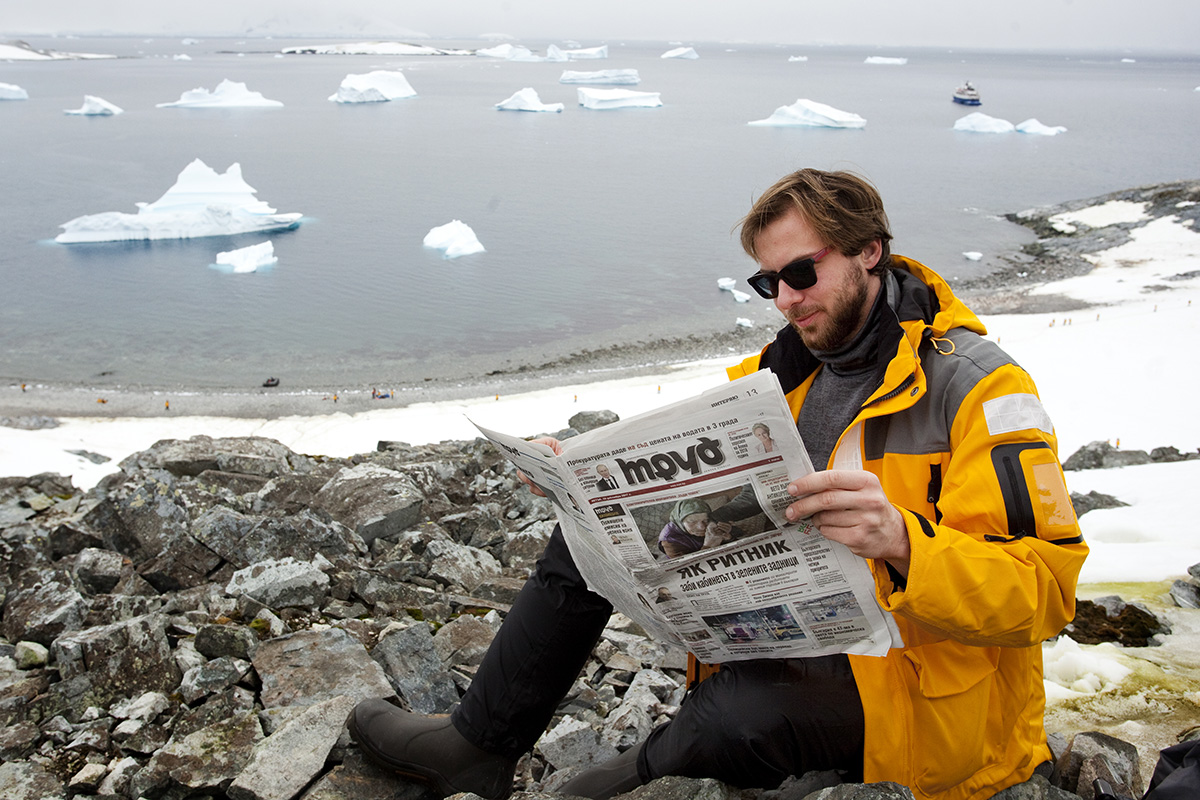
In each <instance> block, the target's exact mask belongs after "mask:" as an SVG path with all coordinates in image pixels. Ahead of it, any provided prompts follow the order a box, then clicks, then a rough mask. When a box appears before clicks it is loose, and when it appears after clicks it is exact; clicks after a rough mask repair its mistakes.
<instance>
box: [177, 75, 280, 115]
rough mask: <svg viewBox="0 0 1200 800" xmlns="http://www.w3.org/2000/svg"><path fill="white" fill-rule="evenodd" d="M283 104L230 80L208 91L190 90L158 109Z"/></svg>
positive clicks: (249, 106) (202, 89) (275, 106)
mask: <svg viewBox="0 0 1200 800" xmlns="http://www.w3.org/2000/svg"><path fill="white" fill-rule="evenodd" d="M281 106H283V103H281V102H279V101H278V100H268V99H267V98H265V97H263V96H262V93H261V92H252V91H250V90H249V89H247V88H246V84H244V83H241V82H240V81H231V80H229V79H228V78H227V79H225V80H223V81H221V82H220V83H219V84H217V88H216V89H213V90H212V91H211V92H209V91H208V89H204V88H198V89H189V90H188V91H186V92H184V93H183V94H181V95H179V99H178V100H176V101H174V102H173V103H159V104H158V105H157V106H156V107H157V108H279V107H281Z"/></svg>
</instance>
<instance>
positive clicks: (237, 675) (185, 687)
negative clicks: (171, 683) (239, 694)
mask: <svg viewBox="0 0 1200 800" xmlns="http://www.w3.org/2000/svg"><path fill="white" fill-rule="evenodd" d="M249 672H250V663H249V662H247V661H242V660H241V659H237V658H230V657H229V656H221V657H220V658H214V659H213V660H212V661H208V662H206V663H204V664H200V665H199V666H195V667H192V668H191V669H189V670H188V671H187V672H186V673H184V676H183V680H182V681H181V682H180V684H179V693H180V694H182V695H183V699H184V700H186V701H187V702H188V703H195V702H196V701H197V700H199V699H200V698H201V697H206V696H207V695H210V694H213V693H214V692H220V691H223V690H225V689H228V688H229V687H230V686H233V685H234V684H236V683H238V682H239V681H240V680H242V679H243V678H245V677H246V674H247V673H249Z"/></svg>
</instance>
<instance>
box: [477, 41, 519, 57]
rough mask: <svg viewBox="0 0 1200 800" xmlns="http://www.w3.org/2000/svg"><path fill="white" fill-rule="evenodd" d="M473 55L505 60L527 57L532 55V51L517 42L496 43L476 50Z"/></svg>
mask: <svg viewBox="0 0 1200 800" xmlns="http://www.w3.org/2000/svg"><path fill="white" fill-rule="evenodd" d="M475 55H477V56H480V57H481V58H502V59H505V60H515V59H518V58H529V57H530V56H532V55H533V51H532V50H530V49H529V48H528V47H522V46H521V45H517V44H509V43H508V42H505V43H504V44H498V45H496V46H495V47H484V48H482V49H479V50H476V51H475Z"/></svg>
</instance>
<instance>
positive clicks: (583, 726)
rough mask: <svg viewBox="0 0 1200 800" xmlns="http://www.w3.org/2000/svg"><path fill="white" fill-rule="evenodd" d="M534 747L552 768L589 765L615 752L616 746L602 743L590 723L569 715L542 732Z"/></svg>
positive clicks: (612, 755)
mask: <svg viewBox="0 0 1200 800" xmlns="http://www.w3.org/2000/svg"><path fill="white" fill-rule="evenodd" d="M537 749H538V751H539V752H540V753H541V754H542V755H543V756H545V758H546V761H547V762H548V763H550V764H551V765H553V766H554V768H555V769H567V768H568V767H590V766H592V765H594V764H602V763H604V762H605V761H608V760H609V759H612V758H616V757H617V755H618V751H617V748H615V747H613V746H612V745H611V744H607V743H605V742H602V741H601V740H600V735H599V734H598V733H597V732H596V731H595V730H594V729H593V728H592V726H591V725H588V724H587V723H586V722H583V721H582V720H578V719H575V718H574V717H570V716H566V717H563V718H562V721H561V722H559V723H558V724H557V725H555V726H554V727H553V728H551V729H550V730H548V731H546V732H545V733H544V734H542V738H541V739H539V740H538V743H537Z"/></svg>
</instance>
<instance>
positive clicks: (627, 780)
mask: <svg viewBox="0 0 1200 800" xmlns="http://www.w3.org/2000/svg"><path fill="white" fill-rule="evenodd" d="M641 750H642V746H641V745H640V744H639V745H638V746H637V747H631V748H629V749H628V750H626V751H625V752H624V753H621V755H619V756H617V757H616V758H613V759H610V760H608V761H605V762H604V763H603V764H601V765H600V766H598V767H590V768H589V769H585V770H584V771H583V772H581V773H579V774H578V775H576V776H575V777H574V778H571V780H569V781H567V782H566V783H564V784H563V785H562V786H560V787H559V788H558V791H559V792H560V793H561V794H573V795H576V796H577V797H590V798H592V800H608V799H609V798H610V797H613V796H615V795H618V794H624V793H625V792H630V791H633V790H634V789H636V788H637V787H639V786H641V785H642V784H643V783H645V781H643V780H642V778H641V776H640V775H639V774H638V768H637V762H638V753H640V752H641Z"/></svg>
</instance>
